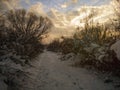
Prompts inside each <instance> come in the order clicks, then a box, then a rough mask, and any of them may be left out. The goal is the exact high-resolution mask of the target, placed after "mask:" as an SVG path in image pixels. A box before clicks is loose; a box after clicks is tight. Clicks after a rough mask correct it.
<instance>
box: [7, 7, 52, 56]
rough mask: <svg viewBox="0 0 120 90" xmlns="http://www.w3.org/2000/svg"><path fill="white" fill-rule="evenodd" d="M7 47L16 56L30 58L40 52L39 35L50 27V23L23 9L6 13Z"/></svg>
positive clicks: (44, 18)
mask: <svg viewBox="0 0 120 90" xmlns="http://www.w3.org/2000/svg"><path fill="white" fill-rule="evenodd" d="M6 18H7V30H6V32H7V36H8V37H9V40H8V42H7V44H6V45H7V47H8V48H9V49H11V50H12V49H13V50H15V52H16V54H17V55H23V56H28V57H30V58H32V57H34V56H36V55H37V54H39V53H40V52H42V49H43V45H42V44H41V42H40V41H41V35H42V34H44V33H46V32H47V29H48V28H50V27H51V26H52V23H51V21H50V20H49V19H48V18H46V17H42V16H39V17H38V16H36V15H35V14H34V13H32V12H27V11H26V10H24V9H18V10H10V11H8V12H7V15H6Z"/></svg>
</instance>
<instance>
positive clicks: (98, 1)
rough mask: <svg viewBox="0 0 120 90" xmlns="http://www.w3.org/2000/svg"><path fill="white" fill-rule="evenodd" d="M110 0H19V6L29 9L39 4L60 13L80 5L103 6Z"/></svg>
mask: <svg viewBox="0 0 120 90" xmlns="http://www.w3.org/2000/svg"><path fill="white" fill-rule="evenodd" d="M110 1H111V0H21V5H22V6H23V7H25V8H29V7H30V6H31V5H34V4H37V3H41V4H42V5H43V6H44V8H45V9H50V8H55V9H58V10H60V11H67V10H72V9H74V8H76V7H80V6H82V5H94V6H95V5H103V4H107V3H109V2H110Z"/></svg>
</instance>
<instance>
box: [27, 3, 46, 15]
mask: <svg viewBox="0 0 120 90" xmlns="http://www.w3.org/2000/svg"><path fill="white" fill-rule="evenodd" d="M44 7H45V6H44V5H43V4H42V3H40V2H39V3H37V4H35V5H32V6H31V7H30V9H29V11H31V12H34V13H36V14H37V15H41V16H47V15H46V13H45V10H44Z"/></svg>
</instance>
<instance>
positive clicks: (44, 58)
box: [0, 51, 120, 90]
mask: <svg viewBox="0 0 120 90" xmlns="http://www.w3.org/2000/svg"><path fill="white" fill-rule="evenodd" d="M32 64H33V66H34V67H27V68H25V69H24V70H26V71H27V72H30V73H31V74H28V75H27V76H28V77H29V78H25V76H21V78H19V79H20V80H21V85H22V86H21V87H20V90H28V89H29V90H120V88H115V83H117V81H113V82H114V83H113V82H108V83H105V82H104V79H102V78H101V77H103V75H101V74H99V75H98V74H96V73H95V72H93V71H89V70H86V69H83V68H75V67H72V66H70V63H69V60H68V61H61V60H60V55H59V54H57V53H53V52H49V51H44V53H42V54H41V55H39V57H38V58H36V60H35V61H33V62H32ZM0 90H1V89H0Z"/></svg>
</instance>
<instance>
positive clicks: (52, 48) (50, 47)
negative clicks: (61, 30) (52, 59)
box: [47, 39, 61, 52]
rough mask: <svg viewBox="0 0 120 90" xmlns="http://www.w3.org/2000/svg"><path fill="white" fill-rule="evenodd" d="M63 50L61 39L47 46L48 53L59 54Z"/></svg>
mask: <svg viewBox="0 0 120 90" xmlns="http://www.w3.org/2000/svg"><path fill="white" fill-rule="evenodd" d="M60 49H61V42H60V41H59V39H55V40H53V41H52V42H51V43H50V44H49V45H47V50H48V51H53V52H59V51H60Z"/></svg>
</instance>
